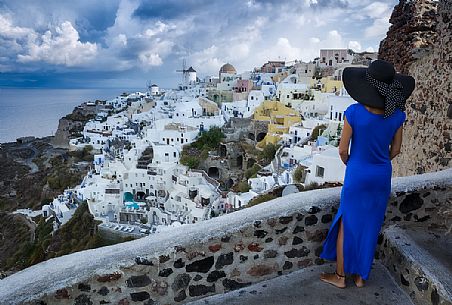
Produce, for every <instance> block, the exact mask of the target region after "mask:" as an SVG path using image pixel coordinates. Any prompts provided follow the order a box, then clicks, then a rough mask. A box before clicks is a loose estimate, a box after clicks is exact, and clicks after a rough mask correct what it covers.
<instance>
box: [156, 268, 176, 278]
mask: <svg viewBox="0 0 452 305" xmlns="http://www.w3.org/2000/svg"><path fill="white" fill-rule="evenodd" d="M171 273H173V269H171V268H166V269H162V270H160V272H159V276H161V277H168V276H169V275H170V274H171Z"/></svg>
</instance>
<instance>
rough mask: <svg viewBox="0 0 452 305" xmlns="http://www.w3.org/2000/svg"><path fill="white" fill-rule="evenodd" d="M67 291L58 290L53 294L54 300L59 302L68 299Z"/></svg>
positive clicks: (64, 289)
mask: <svg viewBox="0 0 452 305" xmlns="http://www.w3.org/2000/svg"><path fill="white" fill-rule="evenodd" d="M69 297H70V295H69V291H68V290H67V289H66V288H63V289H58V290H57V291H56V292H55V299H58V300H61V299H69Z"/></svg>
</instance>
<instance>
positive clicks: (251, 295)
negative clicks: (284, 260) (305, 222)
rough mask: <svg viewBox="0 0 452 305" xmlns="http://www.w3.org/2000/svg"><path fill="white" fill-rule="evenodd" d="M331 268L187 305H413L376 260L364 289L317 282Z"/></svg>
mask: <svg viewBox="0 0 452 305" xmlns="http://www.w3.org/2000/svg"><path fill="white" fill-rule="evenodd" d="M334 268H335V264H334V263H327V264H324V265H320V266H318V265H316V266H312V267H307V268H304V269H301V270H298V271H295V272H292V273H290V274H288V275H283V276H279V277H276V278H274V279H270V280H267V281H263V282H260V283H257V284H254V285H252V286H249V287H246V288H243V289H240V290H235V291H231V292H228V293H226V294H223V295H214V296H211V297H207V298H204V299H201V300H197V301H194V302H191V303H187V305H207V304H208V305H220V304H227V305H276V304H277V305H301V304H302V305H344V304H350V305H354V304H359V305H389V304H397V305H413V303H412V301H411V300H410V298H409V296H408V295H407V294H406V293H405V292H404V291H403V290H402V289H400V287H399V286H398V285H397V284H396V283H395V281H394V280H393V278H392V277H391V275H390V274H389V272H388V271H387V269H386V268H385V267H384V266H383V265H382V264H381V263H380V262H379V261H378V260H375V261H374V263H373V266H372V271H371V275H370V278H369V280H368V281H367V282H366V286H365V287H363V288H357V287H356V286H355V284H354V283H353V280H352V278H351V277H350V276H348V277H347V278H346V284H347V287H346V288H345V289H340V288H336V287H334V286H332V285H330V284H328V283H325V282H322V281H320V280H319V276H320V273H321V272H323V271H324V272H334V270H335V269H334Z"/></svg>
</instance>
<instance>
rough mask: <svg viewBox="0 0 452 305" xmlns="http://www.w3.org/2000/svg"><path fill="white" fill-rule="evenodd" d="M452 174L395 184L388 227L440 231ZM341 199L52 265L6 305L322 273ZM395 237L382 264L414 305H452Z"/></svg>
mask: <svg viewBox="0 0 452 305" xmlns="http://www.w3.org/2000/svg"><path fill="white" fill-rule="evenodd" d="M451 173H452V170H447V171H443V172H439V173H432V174H424V175H418V176H412V177H403V178H398V179H396V180H395V181H393V189H392V191H393V196H392V198H391V200H390V203H389V205H388V211H387V215H386V219H385V226H388V225H393V224H395V223H397V224H405V225H408V224H420V223H422V224H423V225H424V226H425V228H427V227H431V226H436V227H439V226H440V224H442V222H443V218H444V217H443V215H441V214H440V213H438V211H440V207H441V206H442V205H447V204H450V201H451V200H452V198H451V195H452V181H451V180H450V179H448V178H449V177H450V175H451ZM339 199H340V188H330V189H322V190H313V191H308V192H301V193H296V194H291V195H287V196H285V197H282V198H278V199H275V200H272V201H269V202H266V203H263V204H261V205H260V206H256V207H253V208H249V209H244V210H241V211H238V212H235V213H232V214H228V215H225V216H222V217H221V218H215V219H211V220H208V221H205V222H202V223H198V224H194V225H189V226H181V227H177V228H173V229H172V231H171V232H170V231H168V232H165V233H164V234H156V235H153V236H150V237H147V238H142V239H139V240H135V241H131V242H128V243H123V244H117V245H114V246H111V247H104V248H98V249H93V250H88V251H83V252H78V253H74V254H71V255H67V256H63V257H59V258H56V259H52V260H49V261H46V262H43V263H40V264H38V265H35V266H32V267H30V268H28V269H26V270H24V271H22V272H20V273H17V274H14V275H12V276H10V277H7V278H5V279H3V280H1V284H0V299H1V300H2V302H4V303H5V304H17V303H24V304H46V305H53V304H162V305H163V304H183V303H185V302H188V301H190V300H195V299H199V298H202V297H204V296H208V295H212V294H220V293H223V292H228V291H231V290H236V289H240V288H243V287H247V286H249V285H251V284H253V283H256V282H260V281H262V280H265V279H270V278H274V277H276V276H278V275H284V274H287V273H290V272H292V271H295V270H298V269H301V268H307V267H309V266H316V265H322V264H324V261H323V259H321V258H319V257H318V255H319V254H320V252H321V250H322V249H321V243H322V241H323V240H324V238H325V235H326V233H327V230H328V227H329V226H330V224H331V221H332V219H333V217H334V213H335V212H336V211H337V207H338V203H339ZM388 238H390V235H386V236H384V237H383V235H382V236H381V238H380V243H381V249H382V250H381V251H380V253H379V255H380V256H384V257H385V260H384V261H385V262H388V265H387V267H388V268H390V269H394V273H395V274H396V278H400V279H403V280H402V284H403V285H404V286H405V287H407V289H408V292H409V293H410V296H411V297H412V299H413V301H415V303H416V304H434V305H443V304H450V303H448V302H450V300H451V299H450V298H451V295H450V292H448V290H447V289H448V288H447V287H449V286H450V279H446V282H444V281H443V282H439V281H438V280H437V279H436V278H435V277H434V276H432V275H431V274H430V273H429V272H424V273H422V270H424V269H422V270H418V265H416V264H412V266H414V267H410V266H408V265H406V266H405V265H403V266H404V267H403V268H402V267H401V266H402V265H400V264H401V263H402V262H404V260H401V259H400V258H398V257H393V253H394V252H395V250H394V247H393V246H391V243H390V241H385V242H384V243H383V240H387V239H388ZM393 240H397V237H395V239H393ZM393 240H392V241H393ZM405 246H406V245H405ZM413 246H414V244H413ZM410 258H411V257H407V258H405V260H407V259H410ZM421 263H422V264H424V265H425V266H428V262H425V261H422V262H421ZM430 264H431V263H430ZM410 268H411V269H410ZM445 287H446V288H445ZM411 292H412V293H411Z"/></svg>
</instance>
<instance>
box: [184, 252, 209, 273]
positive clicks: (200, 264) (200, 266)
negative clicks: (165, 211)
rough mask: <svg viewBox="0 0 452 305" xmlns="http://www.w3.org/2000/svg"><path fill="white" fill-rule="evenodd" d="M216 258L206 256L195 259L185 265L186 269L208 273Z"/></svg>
mask: <svg viewBox="0 0 452 305" xmlns="http://www.w3.org/2000/svg"><path fill="white" fill-rule="evenodd" d="M214 262H215V260H214V258H213V256H209V257H206V258H204V259H201V260H198V261H195V262H193V263H191V264H189V265H187V266H186V267H185V270H186V271H187V272H200V273H207V272H209V270H210V268H212V266H213V264H214Z"/></svg>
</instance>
